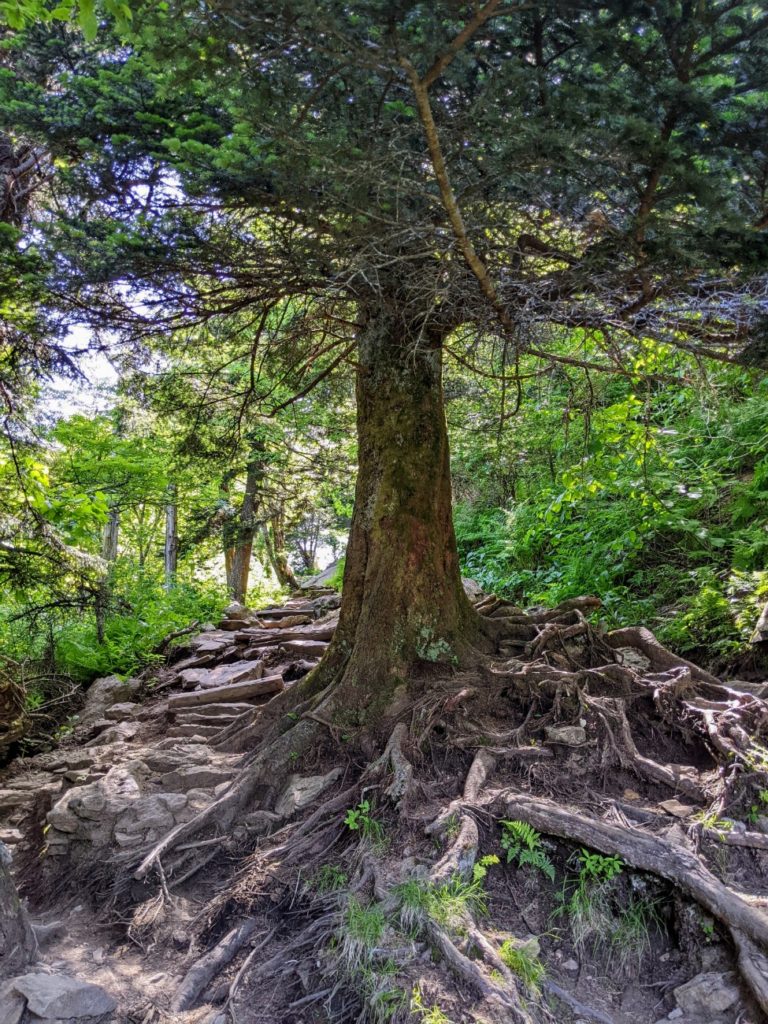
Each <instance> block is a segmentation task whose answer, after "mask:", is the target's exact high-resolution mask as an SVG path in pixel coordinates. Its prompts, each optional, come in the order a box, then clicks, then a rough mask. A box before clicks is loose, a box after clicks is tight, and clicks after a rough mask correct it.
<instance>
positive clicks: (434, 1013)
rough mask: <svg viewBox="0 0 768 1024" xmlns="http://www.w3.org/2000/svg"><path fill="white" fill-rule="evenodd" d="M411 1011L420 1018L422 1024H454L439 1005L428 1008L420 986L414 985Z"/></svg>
mask: <svg viewBox="0 0 768 1024" xmlns="http://www.w3.org/2000/svg"><path fill="white" fill-rule="evenodd" d="M410 1010H411V1013H413V1014H415V1015H417V1016H418V1017H419V1019H420V1021H421V1024H453V1022H452V1021H451V1019H450V1017H449V1016H448V1015H447V1014H446V1013H444V1012H443V1010H441V1009H440V1007H439V1006H438V1005H437V1003H433V1004H432V1006H428V1005H427V1004H426V1003H425V1002H424V997H423V995H422V994H421V989H420V988H419V986H418V985H414V987H413V990H412V992H411V1005H410Z"/></svg>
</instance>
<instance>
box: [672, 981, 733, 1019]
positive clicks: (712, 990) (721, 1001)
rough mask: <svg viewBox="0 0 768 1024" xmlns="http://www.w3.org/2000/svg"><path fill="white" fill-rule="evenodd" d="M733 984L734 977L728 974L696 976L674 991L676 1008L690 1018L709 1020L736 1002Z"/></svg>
mask: <svg viewBox="0 0 768 1024" xmlns="http://www.w3.org/2000/svg"><path fill="white" fill-rule="evenodd" d="M734 982H735V975H733V974H730V973H727V974H726V973H720V972H717V971H709V972H706V973H704V974H697V975H696V977H695V978H691V980H690V981H687V982H686V983H685V984H684V985H680V986H679V987H678V988H676V989H675V990H674V995H675V1000H676V1001H677V1005H678V1008H679V1009H680V1010H682V1011H683V1013H684V1014H686V1015H690V1016H691V1017H696V1016H697V1015H698V1016H701V1017H703V1018H704V1019H705V1020H709V1019H710V1018H711V1017H712V1016H713V1015H714V1014H716V1013H723V1012H724V1011H725V1010H727V1009H729V1007H731V1006H733V1004H734V1003H735V1002H737V1001H738V998H739V990H738V988H737V987H736V985H735V984H734Z"/></svg>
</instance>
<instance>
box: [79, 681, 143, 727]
mask: <svg viewBox="0 0 768 1024" xmlns="http://www.w3.org/2000/svg"><path fill="white" fill-rule="evenodd" d="M138 688H139V680H138V679H121V678H120V677H119V676H103V677H102V678H101V679H95V680H94V681H93V682H92V683H91V685H90V686H89V687H88V692H87V693H86V695H85V706H84V707H83V710H82V711H81V712H80V714H79V716H78V718H79V724H80V725H91V724H92V723H93V722H96V721H98V720H99V719H100V718H103V717H104V712H105V710H106V709H107V708H108V707H109V706H110V704H116V703H117V702H118V701H125V700H129V699H130V698H131V697H132V695H133V694H134V693H135V692H136V690H138Z"/></svg>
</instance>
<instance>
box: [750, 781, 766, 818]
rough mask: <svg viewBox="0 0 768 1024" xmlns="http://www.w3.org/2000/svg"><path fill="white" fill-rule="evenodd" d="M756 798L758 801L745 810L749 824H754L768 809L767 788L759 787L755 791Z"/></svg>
mask: <svg viewBox="0 0 768 1024" xmlns="http://www.w3.org/2000/svg"><path fill="white" fill-rule="evenodd" d="M757 799H758V800H759V803H756V804H752V805H751V806H750V808H749V810H748V811H747V820H748V821H749V823H750V824H751V825H756V824H757V822H758V820H759V819H760V818H761V817H762V816H763V815H764V814H765V813H766V811H767V810H768V789H759V790H758V791H757Z"/></svg>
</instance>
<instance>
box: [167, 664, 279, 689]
mask: <svg viewBox="0 0 768 1024" xmlns="http://www.w3.org/2000/svg"><path fill="white" fill-rule="evenodd" d="M263 675H264V666H263V664H262V663H261V661H233V662H232V663H231V664H228V665H217V666H216V668H188V669H185V670H184V671H183V672H180V673H179V678H180V679H181V680H182V682H183V683H184V684H185V685H187V686H202V687H206V688H207V687H209V686H229V685H230V683H240V682H244V681H245V680H247V679H260V678H261V676H263Z"/></svg>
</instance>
